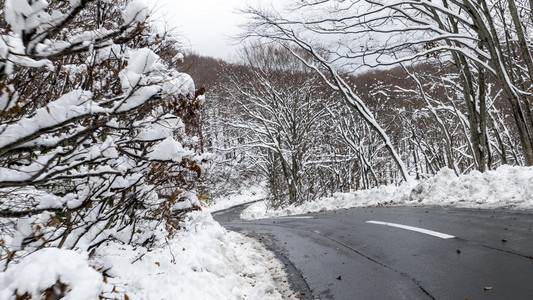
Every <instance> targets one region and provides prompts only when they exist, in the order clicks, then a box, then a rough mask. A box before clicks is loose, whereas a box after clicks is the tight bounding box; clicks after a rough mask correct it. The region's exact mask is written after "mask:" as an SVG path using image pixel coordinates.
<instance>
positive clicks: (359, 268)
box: [213, 206, 533, 300]
mask: <svg viewBox="0 0 533 300" xmlns="http://www.w3.org/2000/svg"><path fill="white" fill-rule="evenodd" d="M243 207H244V206H239V207H235V208H231V209H228V210H224V211H220V212H216V213H214V214H213V216H214V217H215V219H216V220H217V221H219V222H220V223H221V224H222V225H224V226H225V227H226V228H228V229H231V230H235V231H240V232H244V233H246V234H248V235H250V236H253V237H255V238H256V239H258V240H260V241H262V242H263V243H264V244H265V245H267V247H269V248H270V249H271V250H272V251H274V252H276V253H277V255H278V258H280V259H281V260H282V261H283V262H284V263H285V265H286V266H287V273H288V274H292V275H290V276H289V277H290V279H291V283H292V284H293V290H295V291H300V292H302V293H304V295H302V296H301V297H300V298H303V299H339V300H340V299H461V300H462V299H471V300H472V299H533V257H532V256H533V213H532V212H512V211H502V210H496V211H492V210H468V209H456V208H436V207H376V208H356V209H349V210H338V211H328V212H320V213H312V214H308V215H303V216H293V217H283V218H275V219H262V220H255V221H241V220H239V213H240V211H241V210H242V209H243ZM367 221H380V222H389V223H397V224H402V225H407V226H413V227H417V228H423V229H427V230H432V231H437V232H440V233H445V234H449V235H452V236H454V237H453V238H448V239H443V238H440V237H437V236H433V235H428V234H425V233H421V232H416V231H412V230H406V229H402V228H396V227H391V226H384V225H379V224H372V223H367Z"/></svg>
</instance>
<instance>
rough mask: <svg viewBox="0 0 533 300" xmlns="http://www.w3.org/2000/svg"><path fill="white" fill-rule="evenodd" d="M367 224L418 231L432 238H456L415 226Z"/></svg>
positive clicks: (380, 223) (382, 223) (377, 222)
mask: <svg viewBox="0 0 533 300" xmlns="http://www.w3.org/2000/svg"><path fill="white" fill-rule="evenodd" d="M366 222H367V223H370V224H377V225H385V226H391V227H397V228H402V229H407V230H411V231H416V232H420V233H424V234H429V235H432V236H436V237H440V238H441V239H453V238H454V237H455V236H453V235H449V234H446V233H441V232H437V231H433V230H428V229H424V228H418V227H413V226H407V225H402V224H396V223H389V222H380V221H366Z"/></svg>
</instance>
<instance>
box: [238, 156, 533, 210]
mask: <svg viewBox="0 0 533 300" xmlns="http://www.w3.org/2000/svg"><path fill="white" fill-rule="evenodd" d="M380 205H438V206H455V207H463V208H512V209H533V167H511V166H501V167H499V168H498V169H497V170H494V171H487V172H485V173H480V172H477V171H474V172H471V173H470V174H467V175H460V176H456V175H455V174H454V172H453V171H452V170H450V169H446V168H445V169H442V170H441V171H439V172H438V173H437V175H435V176H434V177H432V178H429V179H427V180H425V181H421V182H413V183H404V184H402V185H400V186H398V187H396V186H381V187H378V188H375V189H370V190H361V191H354V192H350V193H335V194H334V195H333V196H332V197H326V198H321V199H319V200H317V201H312V202H307V203H304V204H303V205H301V206H293V205H291V206H289V207H286V208H282V209H278V210H271V209H267V205H266V204H265V203H264V202H258V203H255V204H253V205H251V206H250V207H248V208H247V209H246V210H244V211H243V213H242V214H241V217H242V218H243V219H248V220H250V219H261V218H269V217H279V216H287V215H298V214H306V213H309V212H317V211H324V210H334V209H343V208H352V207H365V206H380Z"/></svg>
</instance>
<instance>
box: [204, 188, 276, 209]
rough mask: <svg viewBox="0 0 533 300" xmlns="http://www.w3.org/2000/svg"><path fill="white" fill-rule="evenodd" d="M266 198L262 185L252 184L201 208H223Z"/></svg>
mask: <svg viewBox="0 0 533 300" xmlns="http://www.w3.org/2000/svg"><path fill="white" fill-rule="evenodd" d="M264 198H266V190H265V188H264V187H263V186H261V185H257V186H253V187H251V188H249V189H247V190H244V191H240V192H239V193H237V194H233V195H229V196H227V197H221V198H217V199H214V200H213V203H212V204H211V205H209V206H207V207H204V208H203V209H204V210H205V211H208V212H215V211H217V210H223V209H226V208H228V207H232V206H235V205H239V204H243V203H247V202H252V201H256V200H260V199H264Z"/></svg>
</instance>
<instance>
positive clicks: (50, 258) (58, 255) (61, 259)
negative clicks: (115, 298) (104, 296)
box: [0, 248, 104, 300]
mask: <svg viewBox="0 0 533 300" xmlns="http://www.w3.org/2000/svg"><path fill="white" fill-rule="evenodd" d="M58 282H60V283H62V284H65V285H66V286H67V290H66V296H65V297H63V298H62V299H65V300H93V299H98V297H99V295H100V292H101V291H102V289H103V287H104V283H103V281H102V275H101V274H100V273H98V272H97V271H95V270H94V269H93V268H91V267H90V266H89V264H88V262H87V257H86V256H85V255H82V254H80V253H77V252H75V251H72V250H62V249H58V248H47V249H42V250H40V251H37V252H34V253H32V254H30V255H28V256H27V257H25V258H24V259H22V260H21V262H20V263H18V264H16V265H14V266H12V267H10V268H9V269H8V270H7V271H6V272H5V273H0V299H6V300H7V299H19V298H17V297H16V296H15V293H16V294H18V295H19V296H22V295H24V294H26V293H28V295H30V296H31V299H40V294H41V292H42V291H44V290H46V289H48V288H50V287H52V286H54V285H55V284H56V283H58ZM24 299H26V298H24Z"/></svg>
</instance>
